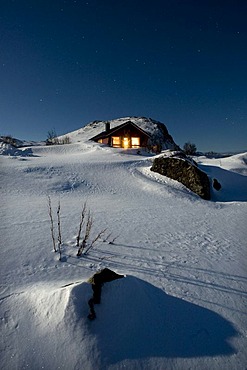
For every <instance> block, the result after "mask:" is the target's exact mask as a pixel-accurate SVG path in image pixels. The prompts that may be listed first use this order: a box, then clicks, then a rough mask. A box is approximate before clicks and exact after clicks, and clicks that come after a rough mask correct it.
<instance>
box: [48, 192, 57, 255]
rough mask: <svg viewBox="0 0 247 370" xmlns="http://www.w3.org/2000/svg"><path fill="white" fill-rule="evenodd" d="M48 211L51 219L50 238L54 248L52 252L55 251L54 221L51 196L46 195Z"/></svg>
mask: <svg viewBox="0 0 247 370" xmlns="http://www.w3.org/2000/svg"><path fill="white" fill-rule="evenodd" d="M48 211H49V217H50V221H51V238H52V244H53V249H54V252H57V248H56V241H55V234H54V222H53V217H52V207H51V198H50V196H49V195H48Z"/></svg>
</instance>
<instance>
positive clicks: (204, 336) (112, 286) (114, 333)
mask: <svg viewBox="0 0 247 370" xmlns="http://www.w3.org/2000/svg"><path fill="white" fill-rule="evenodd" d="M90 295H92V290H91V286H90V285H89V284H87V283H82V284H80V285H77V286H75V287H74V288H72V291H71V295H70V300H69V309H68V308H67V312H69V311H70V312H71V308H73V310H74V314H75V316H76V317H77V320H76V321H77V324H79V322H81V323H82V327H81V329H82V330H86V331H87V332H88V334H89V335H90V337H91V336H93V337H94V338H95V339H96V343H97V350H98V352H99V354H100V358H101V361H102V366H108V365H110V364H115V363H117V362H120V361H123V360H125V359H133V360H134V359H145V358H150V357H166V358H176V357H178V358H193V357H203V356H218V355H231V354H233V353H234V349H233V347H232V346H231V345H230V343H229V342H228V340H229V339H230V338H231V337H233V336H236V335H237V334H238V333H237V331H236V330H235V329H234V327H233V325H232V324H231V323H230V322H228V321H227V320H225V319H224V318H223V317H221V316H220V315H218V314H217V313H215V312H213V311H210V310H208V309H206V308H203V307H200V306H198V305H195V304H192V303H190V302H187V301H185V300H182V299H179V298H176V297H172V296H170V295H168V294H166V293H164V291H163V290H161V289H159V288H157V287H155V286H153V285H151V284H150V283H148V282H146V281H143V280H141V279H138V278H136V277H134V276H127V277H126V278H125V279H120V280H116V281H113V282H111V283H106V284H105V285H104V286H103V288H102V302H101V304H100V305H96V306H95V310H96V315H97V317H96V320H95V321H93V322H89V321H88V319H87V315H88V312H89V308H88V305H87V301H88V298H90ZM65 316H66V314H65ZM81 319H82V320H81Z"/></svg>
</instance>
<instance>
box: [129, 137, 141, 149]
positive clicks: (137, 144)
mask: <svg viewBox="0 0 247 370" xmlns="http://www.w3.org/2000/svg"><path fill="white" fill-rule="evenodd" d="M131 147H132V148H139V147H140V138H139V137H132V138H131Z"/></svg>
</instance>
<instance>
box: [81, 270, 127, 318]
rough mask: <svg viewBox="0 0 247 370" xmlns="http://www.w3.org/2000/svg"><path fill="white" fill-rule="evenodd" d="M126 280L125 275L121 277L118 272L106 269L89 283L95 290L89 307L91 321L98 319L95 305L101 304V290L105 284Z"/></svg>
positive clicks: (97, 273)
mask: <svg viewBox="0 0 247 370" xmlns="http://www.w3.org/2000/svg"><path fill="white" fill-rule="evenodd" d="M121 278H124V275H119V274H117V273H116V272H114V271H112V270H110V269H108V268H104V269H103V270H100V271H98V272H96V274H94V275H93V276H92V277H91V278H90V279H89V280H88V282H89V283H91V284H92V289H93V297H92V298H90V299H89V301H88V305H89V308H90V313H89V315H88V318H89V319H90V320H94V319H95V318H96V313H95V310H94V305H95V304H100V301H101V289H102V286H103V284H104V283H109V282H110V281H113V280H116V279H121Z"/></svg>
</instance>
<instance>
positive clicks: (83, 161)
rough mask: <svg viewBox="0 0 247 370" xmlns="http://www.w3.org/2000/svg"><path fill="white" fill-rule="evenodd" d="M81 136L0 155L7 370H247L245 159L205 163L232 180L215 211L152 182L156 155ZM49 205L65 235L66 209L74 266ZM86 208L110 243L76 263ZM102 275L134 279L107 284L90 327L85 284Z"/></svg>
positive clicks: (171, 185) (156, 179) (165, 183)
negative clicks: (55, 243) (56, 246)
mask: <svg viewBox="0 0 247 370" xmlns="http://www.w3.org/2000/svg"><path fill="white" fill-rule="evenodd" d="M81 130H84V131H83V139H82V136H80V133H82V131H81ZM81 130H79V131H77V132H75V133H72V134H71V135H70V137H71V138H73V140H72V141H73V143H72V144H70V145H58V146H38V147H31V148H19V150H20V152H17V153H9V155H8V156H0V171H1V177H0V187H1V209H0V232H1V271H0V273H1V295H0V303H1V306H0V310H1V311H0V317H1V320H0V325H1V342H0V346H1V362H0V368H1V369H2V370H7V369H11V370H12V369H18V370H19V369H26V368H29V369H33V370H34V369H35V370H36V369H38V370H39V369H43V368H44V369H66V370H67V369H75V370H79V369H80V370H81V369H86V370H90V369H94V370H95V369H96V370H103V369H105V370H106V369H130V370H132V369H146V370H149V369H151V370H152V369H162V370H163V369H166V370H169V369H179V370H180V369H185V370H186V369H228V370H232V369H237V370H238V369H239V370H242V369H245V368H246V363H247V356H246V344H247V343H246V338H247V323H246V312H247V311H246V298H247V293H246V292H247V264H246V239H247V233H246V216H247V176H246V160H247V153H243V154H241V155H236V156H233V157H230V158H224V159H215V160H214V159H210V160H209V159H207V158H205V157H199V158H198V159H197V161H198V162H199V166H200V167H203V170H204V171H207V172H208V173H209V174H210V176H211V177H216V178H217V179H218V180H219V181H220V182H221V184H222V189H221V190H220V191H219V192H216V191H214V200H213V201H204V200H202V199H200V198H199V197H197V196H196V195H195V194H193V193H192V192H190V191H189V190H187V189H186V188H185V187H184V186H183V185H181V184H179V183H177V182H176V181H173V180H170V179H168V178H166V177H162V176H160V175H158V174H155V173H153V172H151V171H150V167H151V161H152V157H146V156H144V155H142V156H140V155H139V156H138V155H136V154H135V153H131V152H129V151H124V150H120V149H113V148H108V147H104V146H101V145H98V144H96V143H93V142H89V141H87V140H88V139H89V138H90V136H91V131H90V128H84V129H81ZM87 130H88V131H87ZM89 131H90V132H89ZM87 133H88V136H87V137H85V134H87ZM26 150H28V152H25V151H26ZM47 195H49V196H50V197H51V201H52V206H53V216H54V220H55V227H56V209H57V205H58V201H59V200H60V203H61V227H62V241H63V244H62V256H63V259H62V262H60V261H59V260H58V254H57V253H54V252H53V247H52V241H51V235H50V221H49V215H48V206H47ZM85 201H86V202H87V207H88V208H90V209H91V211H92V213H93V217H94V224H93V230H92V238H93V237H94V236H95V235H97V233H98V232H99V231H101V230H103V229H105V228H107V233H106V235H108V234H111V235H110V236H109V238H108V240H107V241H104V240H103V239H101V240H99V241H98V242H97V243H96V244H95V247H94V248H93V249H92V250H91V252H90V253H89V254H88V255H84V256H82V257H81V258H78V257H76V253H77V248H76V247H75V244H76V236H77V233H78V227H79V222H80V214H81V209H82V206H83V204H84V202H85ZM114 238H116V240H115V241H114V243H113V244H109V241H112V240H113V239H114ZM104 267H108V268H110V269H112V270H114V271H117V272H119V273H121V274H124V275H126V278H124V279H120V280H116V281H114V282H111V283H106V284H105V285H104V286H103V288H102V302H101V304H100V305H96V306H95V309H96V315H97V318H96V320H95V321H93V322H91V321H89V320H88V318H87V315H88V312H89V307H88V303H87V302H88V299H89V298H90V297H91V296H92V289H91V286H90V284H88V283H87V280H88V279H89V277H91V276H92V275H93V274H94V273H95V272H96V271H98V270H99V269H101V268H104Z"/></svg>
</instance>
